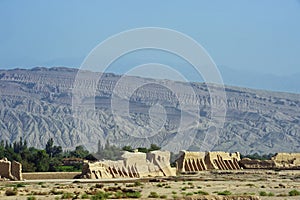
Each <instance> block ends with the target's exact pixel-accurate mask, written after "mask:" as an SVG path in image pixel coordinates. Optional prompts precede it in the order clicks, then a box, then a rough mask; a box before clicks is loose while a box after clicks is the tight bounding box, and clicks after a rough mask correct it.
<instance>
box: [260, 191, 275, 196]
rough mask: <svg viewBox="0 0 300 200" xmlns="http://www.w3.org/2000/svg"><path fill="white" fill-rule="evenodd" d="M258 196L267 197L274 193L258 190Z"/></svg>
mask: <svg viewBox="0 0 300 200" xmlns="http://www.w3.org/2000/svg"><path fill="white" fill-rule="evenodd" d="M259 196H269V197H273V196H275V195H274V193H272V192H269V193H267V192H265V191H261V192H259Z"/></svg>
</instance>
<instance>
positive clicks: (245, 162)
mask: <svg viewBox="0 0 300 200" xmlns="http://www.w3.org/2000/svg"><path fill="white" fill-rule="evenodd" d="M240 164H241V166H242V167H243V168H245V169H300V153H277V154H275V155H274V156H273V157H272V158H271V160H255V159H254V160H251V159H249V158H243V159H242V160H241V161H240Z"/></svg>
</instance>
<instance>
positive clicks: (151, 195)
mask: <svg viewBox="0 0 300 200" xmlns="http://www.w3.org/2000/svg"><path fill="white" fill-rule="evenodd" d="M158 197H159V195H158V194H157V193H156V192H150V194H149V195H148V198H158Z"/></svg>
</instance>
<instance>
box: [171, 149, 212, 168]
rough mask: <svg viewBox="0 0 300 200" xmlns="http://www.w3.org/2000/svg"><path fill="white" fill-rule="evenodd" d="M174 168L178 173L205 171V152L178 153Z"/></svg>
mask: <svg viewBox="0 0 300 200" xmlns="http://www.w3.org/2000/svg"><path fill="white" fill-rule="evenodd" d="M176 167H177V170H178V171H179V172H194V171H203V170H207V165H206V163H205V152H189V151H180V152H179V158H178V159H177V160H176Z"/></svg>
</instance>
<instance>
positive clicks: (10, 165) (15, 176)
mask: <svg viewBox="0 0 300 200" xmlns="http://www.w3.org/2000/svg"><path fill="white" fill-rule="evenodd" d="M0 178H1V179H3V178H4V179H9V180H14V181H17V180H23V177H22V165H21V163H19V162H16V161H12V162H10V161H9V160H7V158H3V159H1V160H0Z"/></svg>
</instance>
